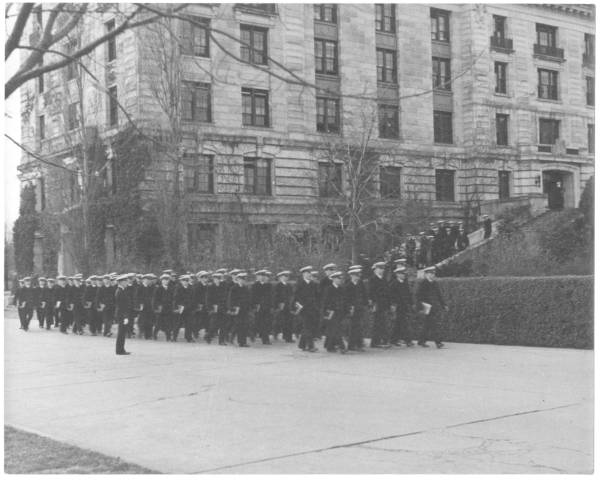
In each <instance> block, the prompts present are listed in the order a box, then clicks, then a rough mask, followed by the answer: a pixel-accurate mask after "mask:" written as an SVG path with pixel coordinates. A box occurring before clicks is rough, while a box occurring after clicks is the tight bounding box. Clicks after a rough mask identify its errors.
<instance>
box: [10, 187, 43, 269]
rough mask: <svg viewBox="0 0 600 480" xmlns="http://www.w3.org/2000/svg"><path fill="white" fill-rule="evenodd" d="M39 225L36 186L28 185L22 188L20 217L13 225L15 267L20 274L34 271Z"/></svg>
mask: <svg viewBox="0 0 600 480" xmlns="http://www.w3.org/2000/svg"><path fill="white" fill-rule="evenodd" d="M38 225H39V219H38V215H37V212H36V209H35V187H34V186H33V185H26V186H24V187H23V188H22V189H21V203H20V206H19V218H17V220H16V221H15V224H14V227H13V241H14V245H15V267H16V269H17V274H18V275H26V274H30V273H32V272H33V246H34V241H35V232H36V230H37V229H38Z"/></svg>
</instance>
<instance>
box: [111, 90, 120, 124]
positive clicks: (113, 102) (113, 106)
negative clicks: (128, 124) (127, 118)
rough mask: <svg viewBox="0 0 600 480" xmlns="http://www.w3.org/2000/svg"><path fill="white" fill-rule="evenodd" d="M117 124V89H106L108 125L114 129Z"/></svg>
mask: <svg viewBox="0 0 600 480" xmlns="http://www.w3.org/2000/svg"><path fill="white" fill-rule="evenodd" d="M118 123H119V104H118V103H117V87H116V86H114V85H113V86H112V87H110V88H109V89H108V124H109V125H110V126H111V127H115V126H116V125H117V124H118Z"/></svg>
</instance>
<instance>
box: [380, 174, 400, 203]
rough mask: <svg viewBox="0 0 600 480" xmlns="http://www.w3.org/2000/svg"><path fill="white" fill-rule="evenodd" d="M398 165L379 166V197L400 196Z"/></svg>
mask: <svg viewBox="0 0 600 480" xmlns="http://www.w3.org/2000/svg"><path fill="white" fill-rule="evenodd" d="M401 172H402V169H401V168H400V167H380V169H379V189H380V190H379V191H380V194H381V198H400V193H401V189H400V181H401V176H400V175H401Z"/></svg>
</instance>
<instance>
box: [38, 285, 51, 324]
mask: <svg viewBox="0 0 600 480" xmlns="http://www.w3.org/2000/svg"><path fill="white" fill-rule="evenodd" d="M50 280H52V284H51V283H50ZM53 284H54V279H51V278H48V279H44V278H43V277H42V278H40V297H39V301H40V309H41V311H42V325H41V326H42V327H44V323H45V325H46V330H50V327H51V326H52V324H53V323H54V318H53V316H54V303H53V300H54V292H53V291H52V289H53V288H54V285H53Z"/></svg>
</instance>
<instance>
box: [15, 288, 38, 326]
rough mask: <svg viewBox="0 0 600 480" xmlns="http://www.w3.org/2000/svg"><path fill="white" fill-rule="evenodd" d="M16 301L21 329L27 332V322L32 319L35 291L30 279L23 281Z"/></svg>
mask: <svg viewBox="0 0 600 480" xmlns="http://www.w3.org/2000/svg"><path fill="white" fill-rule="evenodd" d="M17 300H18V303H17V308H18V311H19V320H20V321H21V328H22V329H23V330H25V331H27V330H29V322H30V321H31V317H33V309H34V307H35V305H34V303H35V291H34V289H33V287H32V286H31V277H25V278H24V279H23V287H22V288H21V289H20V291H19V294H18V299H17Z"/></svg>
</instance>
